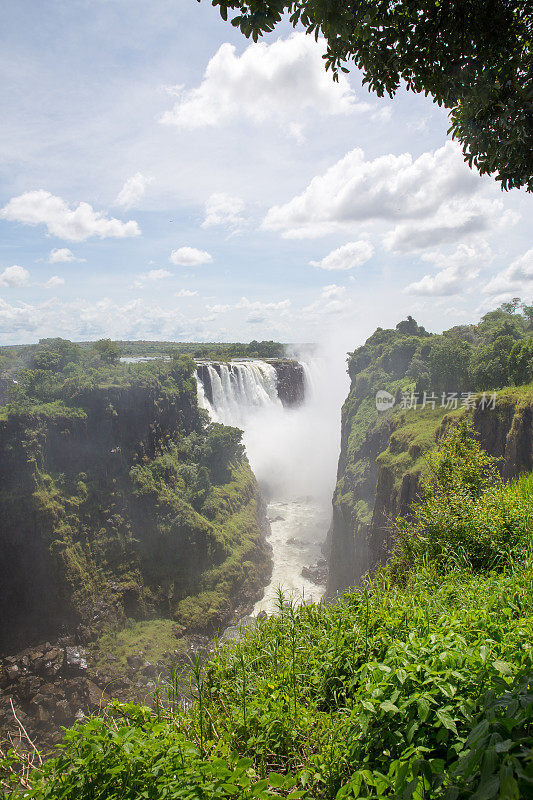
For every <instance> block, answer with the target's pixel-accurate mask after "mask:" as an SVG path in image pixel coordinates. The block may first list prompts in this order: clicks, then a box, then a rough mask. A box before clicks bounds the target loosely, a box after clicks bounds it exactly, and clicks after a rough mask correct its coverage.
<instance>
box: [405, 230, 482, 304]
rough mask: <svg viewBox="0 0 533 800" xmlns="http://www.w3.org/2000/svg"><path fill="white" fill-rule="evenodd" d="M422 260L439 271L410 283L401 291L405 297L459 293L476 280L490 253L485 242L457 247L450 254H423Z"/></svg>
mask: <svg viewBox="0 0 533 800" xmlns="http://www.w3.org/2000/svg"><path fill="white" fill-rule="evenodd" d="M422 259H423V260H424V261H429V262H430V263H431V262H432V263H433V264H435V265H436V266H437V267H439V271H438V272H437V273H436V274H434V275H429V274H428V275H424V277H423V278H421V279H420V280H419V281H415V282H414V283H410V284H409V286H406V287H405V289H404V292H405V294H413V295H422V296H441V297H442V296H449V295H453V294H459V293H460V292H462V291H463V290H464V288H465V284H466V283H467V282H468V281H471V280H473V279H474V278H477V276H478V275H479V273H480V271H481V270H482V269H483V268H484V267H486V266H488V264H490V262H491V261H492V253H491V250H490V247H489V246H488V244H487V243H486V242H478V243H477V244H472V245H466V244H461V245H459V246H458V247H457V248H456V250H455V251H454V252H453V253H450V254H444V253H442V252H441V251H438V250H436V251H434V252H431V253H424V255H423V256H422Z"/></svg>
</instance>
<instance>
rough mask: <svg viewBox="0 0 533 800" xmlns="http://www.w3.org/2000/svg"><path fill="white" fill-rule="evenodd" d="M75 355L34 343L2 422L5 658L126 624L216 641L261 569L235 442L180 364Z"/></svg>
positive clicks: (262, 557)
mask: <svg viewBox="0 0 533 800" xmlns="http://www.w3.org/2000/svg"><path fill="white" fill-rule="evenodd" d="M78 356H79V349H78V348H77V347H76V346H75V345H72V343H67V342H65V340H50V341H49V342H47V343H45V344H44V345H42V346H41V349H40V350H39V351H38V352H36V353H34V354H33V356H32V359H33V364H32V367H33V368H31V369H27V370H25V371H24V372H22V373H20V375H19V383H18V384H17V385H15V387H14V392H13V394H12V397H11V400H10V402H9V403H8V404H7V405H6V406H5V407H4V409H3V411H2V416H1V417H0V453H1V460H0V477H1V487H2V488H1V490H0V524H1V531H2V533H1V539H2V548H3V551H4V553H5V554H6V558H7V560H8V561H9V563H10V569H9V571H5V573H3V575H2V582H1V586H0V590H1V591H0V610H1V613H2V616H3V617H4V618H5V619H6V624H5V625H3V626H2V634H1V640H2V645H3V647H4V648H5V647H8V646H16V645H17V643H20V645H21V646H23V645H25V644H27V642H28V641H31V640H32V639H33V638H35V637H39V636H49V635H54V634H55V633H56V632H57V631H59V630H60V629H62V628H63V629H64V627H65V626H66V627H67V629H68V630H70V631H71V632H72V631H73V630H74V629H77V630H78V633H79V634H80V635H81V636H82V638H87V637H90V636H92V635H94V633H95V632H100V631H101V630H103V629H105V627H106V626H108V625H109V624H117V623H118V624H122V623H123V622H124V621H125V619H126V617H133V618H145V617H146V616H152V617H153V616H154V615H157V616H164V617H169V618H172V619H174V620H175V621H177V622H179V623H180V624H181V625H184V626H186V627H187V628H190V629H192V630H195V629H196V630H198V629H216V628H217V627H219V626H220V625H222V624H223V623H224V621H225V620H226V619H228V618H229V617H230V616H231V611H232V607H233V604H234V603H235V602H238V601H241V602H244V599H245V598H248V602H249V601H250V598H251V597H253V596H254V595H255V594H256V593H257V592H258V591H259V590H260V587H261V585H262V583H263V582H264V580H265V572H268V564H269V557H268V554H267V552H266V550H265V546H264V544H263V543H262V534H263V531H262V529H261V520H262V511H261V507H260V499H259V495H258V491H257V486H256V483H255V479H254V477H253V475H252V473H251V470H250V467H249V465H248V462H247V461H246V458H245V455H244V450H243V447H242V444H241V431H239V430H237V429H235V428H228V427H225V426H222V425H218V424H209V422H208V420H207V417H206V415H205V412H203V411H202V410H201V409H199V407H198V403H197V389H196V380H195V377H194V369H195V366H194V362H193V361H192V360H191V359H189V358H187V357H183V356H179V355H177V356H176V357H174V358H171V359H169V360H167V361H162V360H159V361H154V362H151V363H148V364H147V363H144V364H116V363H113V361H116V359H115V357H114V355H113V353H112V352H111V350H110V348H109V346H108V345H105V347H100V346H98V347H97V348H96V351H95V354H93V356H91V358H93V357H94V359H95V361H93V362H92V366H91V365H88V364H87V363H86V362H84V360H83V358H82V357H80V359H79V360H76V359H77V357H78ZM111 356H113V358H111ZM192 596H194V597H195V598H196V600H195V602H194V603H192V602H191V601H190V598H191V597H192Z"/></svg>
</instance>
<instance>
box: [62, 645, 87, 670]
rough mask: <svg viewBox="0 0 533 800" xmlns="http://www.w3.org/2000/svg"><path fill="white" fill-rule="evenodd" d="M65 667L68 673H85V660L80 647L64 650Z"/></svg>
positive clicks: (83, 651) (83, 652)
mask: <svg viewBox="0 0 533 800" xmlns="http://www.w3.org/2000/svg"><path fill="white" fill-rule="evenodd" d="M65 666H66V668H67V669H68V670H69V671H70V672H85V671H86V669H87V660H86V658H85V650H84V649H83V648H82V647H66V648H65Z"/></svg>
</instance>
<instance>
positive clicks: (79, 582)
mask: <svg viewBox="0 0 533 800" xmlns="http://www.w3.org/2000/svg"><path fill="white" fill-rule="evenodd" d="M494 315H495V316H494ZM517 316H518V315H513V314H508V313H507V312H505V313H504V312H493V316H491V315H486V317H485V318H484V319H483V320H482V322H481V323H480V325H478V326H463V327H462V328H461V329H460V330H455V329H452V331H448V332H445V333H444V334H442V335H435V334H429V333H427V332H426V331H425V330H424V329H423V328H421V327H419V326H418V325H417V324H416V322H415V321H414V320H412V319H409V320H404V321H403V322H401V323H399V324H398V326H396V328H395V329H389V330H382V329H378V330H377V331H376V332H375V333H374V334H373V335H372V336H371V337H370V338H369V339H368V340H367V341H366V343H365V344H364V345H362V346H361V347H359V348H357V350H355V351H354V352H352V353H350V354H349V358H348V373H349V380H350V385H349V387H348V386H347V383H348V376H347V375H346V369H345V361H344V354H343V352H342V351H336V352H334V353H331V352H328V353H325V352H324V351H320V350H318V349H317V348H315V349H309V348H308V349H301V351H300V352H298V351H297V350H294V352H291V351H289V352H287V354H286V355H285V356H284V357H276V358H265V359H262V358H259V357H254V358H246V357H239V356H237V357H232V358H231V359H230V358H224V357H221V358H220V359H219V360H217V359H216V357H213V358H211V357H205V358H198V359H197V360H196V362H195V361H193V360H192V359H191V358H189V357H188V356H184V355H182V354H180V353H179V352H175V351H174V352H173V353H172V354H170V355H164V356H163V357H159V358H151V359H150V360H143V357H142V356H132V357H129V358H128V360H124V361H122V362H119V363H115V364H105V363H101V362H96V365H95V363H94V362H92V363H91V362H89V361H88V360H85V361H84V359H87V356H86V355H85V354H84V352H83V350H81V351H80V352H78V351H77V350H76V349H75V348H76V347H77V346H76V345H72V343H68V347H67V345H66V344H64V345H59V344H57V341H61V340H53V341H55V342H56V343H55V344H54V345H53V347H56V348H59V347H62V348H63V349H65V350H66V351H68V356H67V357H66V358H68V359H72V358H78V359H79V361H78V362H74V363H73V362H72V361H66V359H65V366H60V367H59V368H56V367H54V369H53V370H50V369H48V368H45V369H43V368H39V369H35V368H34V369H32V370H30V371H29V373H28V375H27V376H26V377H25V381H26V383H25V386H24V389H23V390H20V391H19V390H17V391H18V395H17V397H16V398H15V400H12V399H10V398H11V397H12V396H13V386H15V387H16V386H17V385H18V384H14V382H13V378H9V377H8V378H4V381H5V382H6V385H7V386H8V388H7V392H8V394H7V399H8V402H7V404H6V405H4V407H3V408H2V410H1V412H0V452H1V455H2V458H1V460H0V481H1V483H0V522H1V545H2V567H1V572H0V612H1V614H2V623H3V624H2V628H1V631H0V641H1V644H0V647H1V648H2V652H1V655H0V695H1V696H0V728H2V729H3V730H8V729H9V726H10V725H12V723H13V710H12V707H11V703H13V708H14V709H15V711H16V713H17V716H18V718H19V719H20V720H22V721H23V723H24V725H25V727H26V728H27V730H29V731H30V732H31V735H32V736H34V737H37V740H38V741H39V742H44V745H45V746H46V747H48V746H50V744H51V743H53V742H54V741H57V737H58V736H59V726H60V725H62V724H67V725H70V724H72V723H73V722H74V720H75V719H76V718H79V719H81V718H82V717H83V715H84V714H85V713H87V712H88V711H95V710H97V709H98V708H99V706H100V703H101V702H107V701H108V700H109V699H110V698H111V697H118V698H119V699H120V700H131V699H134V700H143V701H145V700H146V699H148V698H149V697H150V694H151V692H153V690H154V687H155V683H156V681H157V680H158V679H159V676H161V675H162V676H164V677H166V678H168V676H169V675H170V668H171V665H172V664H174V665H176V664H178V665H179V668H180V669H181V668H184V665H186V664H187V663H188V658H189V657H192V658H193V659H194V658H196V657H197V656H203V655H205V654H206V653H208V652H210V649H211V648H212V644H211V641H210V640H211V637H212V636H213V635H217V634H218V633H222V632H223V631H224V630H225V629H226V628H227V626H230V627H231V626H235V625H236V624H238V623H239V621H240V620H243V619H245V618H248V617H250V616H253V617H254V618H255V620H262V619H264V614H262V612H266V614H267V615H271V614H275V613H276V610H277V603H278V598H277V591H278V589H280V588H281V590H282V591H283V593H284V597H285V599H290V600H294V601H295V603H296V604H298V603H301V602H302V601H303V602H304V603H307V602H311V603H313V602H317V601H319V600H321V599H322V598H323V597H324V596H325V597H326V599H328V600H333V599H336V598H337V596H338V595H339V594H341V593H342V592H345V591H347V590H352V589H353V587H354V586H357V585H361V583H362V582H364V580H365V577H366V576H367V575H368V574H371V575H372V574H373V573H374V571H375V569H376V567H378V566H379V565H382V564H384V563H385V562H386V561H387V559H388V557H389V555H390V552H391V549H392V546H393V537H394V521H395V519H396V518H397V517H398V516H406V517H409V514H410V510H411V507H412V505H413V503H414V502H415V501H416V500H417V497H418V495H419V493H420V486H421V485H422V482H423V480H424V478H425V476H426V475H427V459H426V457H427V455H428V453H430V452H432V451H433V450H434V449H435V448H436V447H437V445H438V442H439V440H441V439H442V437H443V436H444V434H445V433H446V432H447V431H448V430H449V429H450V427H452V426H454V425H455V424H457V423H458V422H459V421H460V420H462V419H469V420H470V421H471V423H472V425H473V429H474V430H475V431H476V432H477V435H478V437H479V442H480V444H481V446H482V447H483V448H484V450H485V451H486V452H488V453H490V454H492V455H495V456H498V457H500V458H501V461H500V464H499V469H500V472H501V474H502V475H503V477H504V479H505V480H509V479H512V478H514V477H515V476H518V475H520V474H521V473H529V472H531V470H532V468H533V460H532V459H533V438H532V437H533V433H532V430H533V425H532V419H533V387H532V385H531V384H530V383H529V384H528V383H527V382H522V384H520V383H518V382H516V385H509V384H511V383H512V380H511V378H510V375H509V374H508V373H502V374H503V377H502V378H501V379H500V381H501V382H500V385H501V386H502V387H503V388H501V389H500V390H498V392H497V401H495V403H494V406H491V405H489V404H487V403H485V404H484V405H482V404H481V402H480V398H482V397H483V392H482V391H481V390H482V389H483V387H484V386H486V387H487V388H489V387H490V385H491V384H490V382H489V381H490V379H491V376H490V375H489V377H487V376H486V375H482V376H481V377H478V376H479V374H480V373H479V369H480V367H479V366H476V364H477V363H479V364H481V366H482V365H483V363H484V361H483V359H486V358H487V352H488V351H487V348H490V347H494V348H495V350H496V351H497V348H498V347H500V344H499V341H500V338H499V337H500V333H499V331H500V330H501V329H502V328H503V330H505V331H507V330H508V329H509V325H511V324H512V325H514V326H515V330H516V339H515V341H516V342H517V347H518V348H520V347H521V346H522V345H521V342H522V341H524V342H525V345H527V342H528V341H529V340H528V338H527V337H528V331H527V329H526V323H525V322H524V321H522V320H521V318H520V319H513V317H517ZM505 336H507V333H505ZM505 341H506V344H507V340H505ZM527 346H529V345H527ZM39 347H40V348H41V350H39ZM39 347H38V348H37V355H36V356H35V355H34V354H33V352H34V351H30V352H29V353H28V354H27V355H24V357H25V358H26V359H27V362H26V363H27V364H28V365H30V366H33V367H34V366H35V361H32V360H31V359H34V360H35V359H36V358H37V357H38V358H41V359H42V362H43V361H44V355H47V350H46V348H50V347H52V345H46V344H44V345H40V346H39ZM497 352H499V351H497ZM465 353H467V355H468V359H466V362H467V363H468V365H469V366H468V370H469V371H467V370H466V369H465V368H464V363H465ZM478 353H479V354H481V356H478ZM19 358H21V357H20V356H19ZM476 359H478V362H477V361H476ZM42 362H38V363H42ZM18 369H19V373H17V372H14V373H13V374H17V375H18V374H20V367H18ZM493 370H494V366H492V367H491V371H493ZM432 382H433V383H432ZM506 384H507V387H506V388H505V385H506ZM431 385H433V386H435V389H436V393H435V392H433V391H432V392H431V396H432V397H433V398H434V399H433V404H432V405H431V404H425V403H424V406H422V405H421V404H420V405H417V404H416V403H415V404H413V400H412V399H411V400H409V398H414V397H415V395H416V396H417V397H418V396H420V397H422V396H424V397H425V395H426V394H428V393H429V387H430V386H431ZM462 386H463V387H466V388H468V389H469V391H468V392H462V391H461V387H462ZM448 389H451V390H453V391H448ZM378 391H386V392H387V393H388V395H389V397H390V399H391V403H392V405H391V407H389V408H388V410H385V411H383V410H381V409H380V408H378V407H377V405H376V393H377V392H378ZM22 392H24V393H22ZM15 394H16V392H15ZM450 396H451V397H452V400H451V401H450V400H449V397H450ZM453 397H455V401H454V400H453ZM441 398H442V401H441ZM445 400H446V402H445ZM343 401H344V404H343V406H342V419H340V418H339V417H340V415H339V410H340V408H341V404H342V402H343ZM339 440H340V441H339ZM339 451H340V455H339ZM336 470H337V474H335V473H336ZM332 497H333V506H332V504H331V501H332ZM326 557H327V564H326V560H325V559H326ZM326 573H327V585H326V580H325V578H326ZM254 624H256V623H255V622H254ZM257 624H259V622H257ZM109 687H112V688H109Z"/></svg>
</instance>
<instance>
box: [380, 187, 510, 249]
mask: <svg viewBox="0 0 533 800" xmlns="http://www.w3.org/2000/svg"><path fill="white" fill-rule="evenodd" d="M503 208H504V206H503V203H502V202H501V200H486V199H484V198H481V197H479V198H476V197H474V198H472V199H469V200H453V199H452V200H449V201H447V202H445V203H443V204H442V206H441V208H440V209H439V211H438V213H437V214H435V215H434V216H433V217H431V218H430V219H428V220H422V221H419V222H416V223H412V222H408V223H401V224H400V225H397V226H396V227H395V228H394V229H393V230H392V231H390V233H388V234H387V235H386V236H385V237H384V244H385V247H386V248H387V249H388V250H392V251H393V252H395V253H410V252H413V251H415V250H423V249H425V248H427V247H435V245H445V244H453V243H454V242H457V240H458V239H462V238H472V237H473V236H477V235H478V234H480V233H483V232H486V231H491V232H494V231H496V230H501V229H502V228H504V227H507V226H508V225H514V224H515V223H516V222H517V220H518V215H517V214H515V213H514V212H513V211H505V212H504V211H503Z"/></svg>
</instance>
